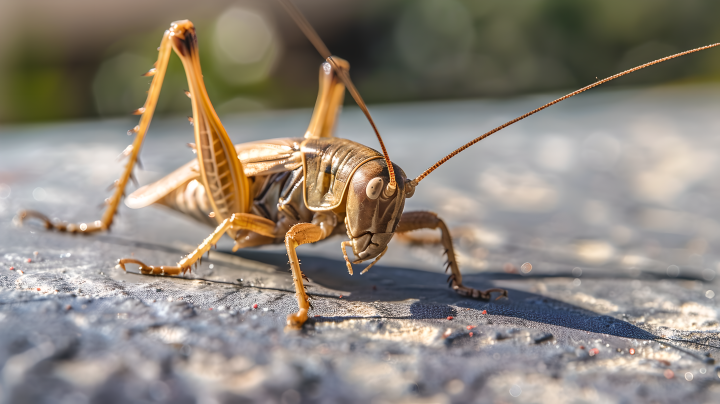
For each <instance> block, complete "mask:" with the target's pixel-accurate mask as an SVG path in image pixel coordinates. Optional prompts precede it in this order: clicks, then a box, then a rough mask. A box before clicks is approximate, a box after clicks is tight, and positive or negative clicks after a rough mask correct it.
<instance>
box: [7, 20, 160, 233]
mask: <svg viewBox="0 0 720 404" xmlns="http://www.w3.org/2000/svg"><path fill="white" fill-rule="evenodd" d="M158 50H159V53H158V60H157V62H156V63H155V67H153V68H152V69H150V70H149V71H148V72H147V73H145V74H144V75H145V76H153V79H152V82H151V84H150V90H149V91H148V97H147V99H146V101H145V105H143V107H142V108H138V109H137V110H136V111H134V112H133V114H135V115H142V116H141V117H140V123H139V124H138V125H137V126H136V127H135V128H133V129H131V130H129V131H128V135H130V134H133V133H135V134H136V136H135V140H134V141H133V143H132V144H131V145H130V146H128V147H127V148H126V149H125V151H124V152H123V153H122V154H121V156H127V157H128V161H127V164H126V165H125V169H124V170H123V173H122V175H121V176H120V178H118V179H117V180H116V181H115V182H114V183H113V185H112V188H115V192H113V194H112V196H110V197H109V198H107V199H106V200H105V204H106V205H107V207H106V209H105V212H104V213H103V215H102V217H101V218H100V219H99V220H95V221H92V222H88V223H78V224H75V223H67V222H63V221H53V220H50V218H48V217H47V216H46V215H44V214H42V213H40V212H36V211H32V210H23V211H20V212H18V216H17V220H18V222H19V223H20V224H22V223H23V221H25V220H27V219H31V218H34V219H38V220H40V221H42V222H43V223H44V225H45V228H47V229H56V230H58V231H61V232H69V233H85V234H88V233H95V232H99V231H105V230H110V226H112V223H113V219H114V218H115V214H116V213H117V210H118V207H119V206H120V202H121V201H122V198H123V197H124V196H125V187H126V186H127V183H128V181H133V182H136V180H135V177H134V175H133V169H134V167H135V164H136V163H138V155H139V153H140V147H141V146H142V143H143V140H144V139H145V135H146V133H147V130H148V128H149V127H150V122H151V121H152V117H153V114H154V113H155V107H156V106H157V101H158V97H159V96H160V89H161V88H162V83H163V80H164V78H165V72H166V71H167V64H168V60H169V59H170V54H171V53H172V44H171V41H170V31H165V34H164V35H163V38H162V41H161V43H160V47H159V48H158Z"/></svg>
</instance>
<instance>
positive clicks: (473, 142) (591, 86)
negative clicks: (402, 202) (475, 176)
mask: <svg viewBox="0 0 720 404" xmlns="http://www.w3.org/2000/svg"><path fill="white" fill-rule="evenodd" d="M718 45H720V43H714V44H711V45H707V46H702V47H700V48H695V49H690V50H687V51H685V52H680V53H676V54H674V55H670V56H666V57H664V58H662V59H658V60H654V61H652V62H649V63H645V64H644V65H640V66H636V67H633V68H632V69H628V70H625V71H624V72H620V73H618V74H615V75H613V76H610V77H608V78H604V79H602V80H600V81H596V82H594V83H592V84H590V85H588V86H585V87H583V88H581V89H579V90H576V91H573V92H572V93H570V94H568V95H565V96H563V97H560V98H558V99H557V100H555V101H552V102H549V103H547V104H545V105H543V106H542V107H540V108H538V109H534V110H532V111H530V112H528V113H527V114H525V115H522V116H519V117H517V118H515V119H513V120H512V121H508V122H505V123H504V124H502V125H500V126H498V127H497V128H495V129H493V130H491V131H489V132H486V133H484V134H483V135H482V136H480V137H476V138H475V139H473V140H471V141H470V142H468V143H466V144H464V145H462V146H461V147H459V148H457V149H455V150H454V151H453V152H452V153H450V154H448V155H447V156H445V157H443V158H442V159H440V160H439V161H438V162H437V163H435V164H433V166H432V167H430V168H428V169H427V170H425V172H423V173H422V174H420V175H419V176H418V177H417V178H415V179H414V180H412V181H410V183H411V184H412V185H417V184H418V183H419V182H420V181H422V179H423V178H425V177H427V176H428V174H430V173H431V172H433V171H435V169H436V168H438V167H440V166H441V165H443V164H444V163H445V162H446V161H448V160H450V159H451V158H453V157H455V156H456V155H457V154H458V153H460V152H461V151H463V150H465V149H467V148H468V147H470V146H472V145H474V144H475V143H477V142H479V141H481V140H483V139H485V138H486V137H488V136H490V135H492V134H493V133H495V132H498V131H500V130H502V129H505V128H507V127H508V126H510V125H512V124H514V123H515V122H518V121H521V120H523V119H525V118H527V117H529V116H530V115H533V114H536V113H538V112H540V111H542V110H543V109H545V108H547V107H549V106H551V105H555V104H557V103H558V102H560V101H564V100H567V99H568V98H570V97H572V96H574V95H578V94H580V93H582V92H583V91H587V90H589V89H591V88H593V87H597V86H599V85H600V84H603V83H607V82H608V81H611V80H615V79H616V78H618V77H621V76H624V75H626V74H628V73H632V72H634V71H637V70H640V69H644V68H646V67H649V66H652V65H656V64H658V63H662V62H665V61H667V60H670V59H675V58H677V57H680V56H684V55H687V54H689V53H694V52H699V51H701V50H705V49H710V48H714V47H716V46H718Z"/></svg>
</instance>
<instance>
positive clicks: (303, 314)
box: [285, 309, 308, 330]
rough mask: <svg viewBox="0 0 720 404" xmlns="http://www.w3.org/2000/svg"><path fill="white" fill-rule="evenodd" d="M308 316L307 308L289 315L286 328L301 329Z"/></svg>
mask: <svg viewBox="0 0 720 404" xmlns="http://www.w3.org/2000/svg"><path fill="white" fill-rule="evenodd" d="M307 318H308V316H307V309H300V310H299V311H298V312H297V313H293V314H290V315H289V316H287V327H285V329H286V330H299V329H301V328H302V326H303V324H305V321H307Z"/></svg>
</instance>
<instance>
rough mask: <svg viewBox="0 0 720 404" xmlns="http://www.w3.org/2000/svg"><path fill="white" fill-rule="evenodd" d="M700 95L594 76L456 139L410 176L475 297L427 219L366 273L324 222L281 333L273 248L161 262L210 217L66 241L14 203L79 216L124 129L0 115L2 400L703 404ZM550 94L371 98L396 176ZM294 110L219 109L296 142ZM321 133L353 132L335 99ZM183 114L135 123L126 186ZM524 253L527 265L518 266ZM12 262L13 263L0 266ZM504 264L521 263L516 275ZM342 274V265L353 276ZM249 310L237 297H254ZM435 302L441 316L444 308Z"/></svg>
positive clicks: (165, 145) (128, 220)
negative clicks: (18, 222)
mask: <svg viewBox="0 0 720 404" xmlns="http://www.w3.org/2000/svg"><path fill="white" fill-rule="evenodd" d="M718 90H720V88H717V87H711V88H702V87H688V88H655V89H642V90H632V91H606V92H603V91H597V92H595V93H591V94H587V95H583V96H581V97H577V99H576V100H570V101H568V102H566V103H563V104H560V105H558V106H555V107H553V108H551V109H550V110H548V111H546V112H545V113H543V114H542V115H539V116H537V117H533V118H531V119H528V120H527V122H523V123H520V124H518V125H516V126H513V127H511V128H509V129H507V130H505V131H503V132H500V133H498V134H496V135H494V136H492V137H491V138H489V139H487V140H486V141H483V142H481V143H480V144H478V145H476V146H474V147H473V148H471V149H470V150H468V151H466V152H464V153H463V154H461V155H460V156H458V157H457V158H456V159H454V160H452V161H451V162H450V163H448V164H446V165H445V166H443V167H442V168H441V169H439V170H438V171H436V172H435V173H433V174H432V175H431V176H430V177H428V178H427V179H426V180H425V181H423V182H422V183H421V184H420V186H419V187H418V190H417V192H416V196H415V197H413V199H411V200H409V201H408V204H407V207H406V210H413V209H429V210H434V211H436V212H437V213H439V214H440V215H441V216H442V217H444V218H445V219H446V221H447V222H448V224H449V226H450V227H451V228H452V231H453V234H454V235H455V237H456V245H457V247H458V254H459V256H460V260H461V269H462V270H463V272H464V273H465V274H467V275H466V283H468V284H469V285H472V286H474V287H477V288H489V287H504V288H507V289H508V290H509V292H510V294H509V298H508V299H502V300H498V301H492V302H482V301H475V300H472V299H466V298H462V297H460V296H457V295H455V294H454V293H453V292H452V291H451V290H449V289H448V288H447V287H446V285H445V282H444V281H445V275H444V274H443V273H442V268H443V266H442V262H443V257H442V256H441V251H440V247H439V246H438V245H437V244H436V243H434V242H435V241H436V239H437V235H436V234H434V233H432V232H427V233H422V234H420V235H419V236H418V239H416V240H414V241H415V242H414V244H413V243H407V242H402V241H400V240H396V241H393V242H392V243H391V249H390V251H389V252H388V254H387V255H386V256H385V257H384V258H383V260H382V261H381V263H380V264H379V265H378V266H376V267H375V268H373V269H371V270H370V272H368V273H367V274H365V275H362V276H359V275H355V276H353V277H351V276H349V275H348V274H347V271H346V269H345V265H344V263H343V261H342V255H341V252H340V246H339V245H340V242H341V241H342V240H341V239H340V238H336V239H331V240H328V241H325V242H323V243H319V244H318V245H312V246H304V247H301V248H300V250H299V251H300V255H301V261H302V266H303V270H304V271H305V273H306V274H307V275H308V276H309V278H310V279H311V282H310V284H309V292H310V293H311V294H312V295H313V297H314V299H313V306H314V309H313V310H312V311H311V313H310V315H311V316H320V317H312V318H311V320H310V321H309V322H308V324H307V326H306V327H305V328H304V330H303V331H301V332H291V333H286V332H284V330H283V328H284V321H285V317H286V316H287V315H288V314H289V313H291V312H293V311H295V310H296V303H295V299H294V296H293V292H292V290H291V279H290V274H289V272H287V264H286V261H287V258H286V257H285V255H284V251H283V249H282V248H279V247H271V248H262V249H255V250H247V251H240V252H239V253H238V254H235V255H233V254H231V253H230V252H229V249H230V246H231V243H230V242H229V240H225V241H223V242H222V243H220V244H219V246H218V252H217V253H211V256H210V260H209V261H204V263H203V265H202V266H201V267H200V268H199V269H198V271H197V272H195V273H193V274H191V275H189V276H187V277H186V278H175V279H171V278H162V277H149V276H142V275H138V274H135V273H127V274H126V273H123V272H122V271H119V270H117V269H116V268H115V261H116V260H117V259H118V258H121V257H129V256H134V257H137V258H139V259H142V260H144V261H145V262H147V263H150V264H158V265H162V264H171V263H174V262H175V261H176V260H177V259H178V258H179V257H180V256H181V255H183V254H184V253H186V252H187V251H189V249H190V248H192V246H193V245H194V244H196V243H198V242H199V241H200V240H202V238H204V237H205V236H206V235H207V234H208V232H209V231H210V229H209V228H206V227H203V226H202V225H197V224H195V223H194V222H193V221H191V220H189V219H186V218H183V217H180V216H178V215H176V214H175V213H173V212H169V211H166V210H163V209H161V208H148V209H143V210H139V211H132V210H130V209H127V208H122V209H121V216H120V217H119V219H118V220H117V222H116V225H115V226H114V227H113V230H112V232H111V233H108V234H102V235H97V236H89V237H83V236H71V235H67V234H59V233H54V232H47V231H45V230H43V229H42V228H41V226H39V225H37V224H35V225H33V224H29V225H26V226H24V227H16V226H14V225H13V224H12V220H11V219H12V217H13V215H14V213H15V212H16V211H17V210H18V209H20V208H34V209H38V210H41V211H44V212H46V213H48V214H49V215H51V216H58V217H61V218H63V219H66V220H75V221H89V220H95V219H96V218H97V217H98V216H99V214H100V210H99V209H97V208H95V206H96V205H97V204H98V203H99V202H101V201H102V199H103V198H105V195H106V194H105V193H104V191H103V189H104V188H105V186H106V185H107V184H109V183H110V182H112V180H114V179H115V178H116V176H117V175H118V173H119V172H120V166H119V164H116V163H115V157H116V156H117V154H118V153H119V152H120V151H122V149H123V148H124V146H125V143H124V142H127V138H125V135H124V132H125V130H126V129H127V128H129V127H132V126H133V125H134V120H132V119H130V118H128V119H123V120H116V121H97V122H80V123H62V124H49V125H42V126H32V127H24V126H18V127H4V128H0V139H1V140H0V142H2V147H1V148H0V184H4V185H0V368H1V373H0V380H1V383H0V397H2V400H3V402H7V403H25V402H28V403H68V404H69V403H115V402H117V403H126V402H134V403H203V404H205V403H208V404H209V403H235V402H268V403H306V402H323V403H337V402H343V403H355V402H357V403H366V402H373V403H385V402H387V403H471V402H472V403H475V402H477V403H485V402H487V403H490V402H493V403H498V402H506V403H513V402H518V403H520V402H552V403H565V402H567V403H594V402H658V403H671V402H680V401H684V402H714V401H716V400H717V397H718V394H719V393H720V373H719V372H720V369H719V368H717V367H716V366H715V360H716V359H718V357H719V356H720V351H719V348H718V347H720V334H719V332H720V324H719V323H718V304H717V297H715V293H716V292H718V293H720V288H718V277H716V272H717V271H719V270H720V266H718V264H719V263H720V254H718V252H719V251H720V223H719V222H718V218H720V207H719V206H718V204H717V203H714V201H715V200H717V198H718V197H719V196H720V181H718V179H717V178H718V177H717V176H716V175H715V172H716V171H717V168H718V165H719V163H720V161H718V160H719V159H718V155H717V153H716V151H715V150H716V149H717V146H718V144H720V137H718V136H717V131H718V129H719V128H720V119H718V118H717V115H716V111H717V110H718V108H719V107H720V91H718ZM551 98H552V97H551V96H548V95H543V96H534V97H529V98H523V99H517V100H507V101H464V102H453V103H428V104H414V105H396V106H377V107H373V108H372V109H371V110H372V112H373V114H374V116H375V118H376V120H377V123H378V126H379V127H380V129H381V131H382V133H384V136H385V138H386V142H387V145H388V149H389V152H390V156H391V158H392V159H393V160H394V161H396V162H397V163H398V164H399V165H400V166H402V167H403V169H404V170H405V172H406V173H408V175H409V176H415V175H417V174H419V173H420V172H421V171H422V170H423V169H425V168H426V167H427V166H430V165H431V164H432V163H433V162H434V161H435V160H437V159H439V158H440V157H442V156H443V155H444V154H445V153H447V152H449V151H451V150H452V149H454V148H456V147H457V146H459V145H460V144H462V143H463V142H464V141H467V140H469V139H470V138H472V137H474V136H477V135H479V134H480V133H481V132H483V131H484V130H487V129H489V128H491V127H493V126H495V125H497V124H500V123H502V122H504V121H506V120H508V119H511V118H513V117H514V116H516V115H520V114H522V113H524V112H526V111H527V110H530V109H532V108H534V107H536V106H538V105H540V104H541V103H543V102H545V101H547V100H549V99H551ZM309 117H310V111H307V110H304V111H286V112H267V113H260V114H255V115H245V116H235V117H229V118H227V119H226V120H225V122H226V125H227V128H228V131H229V133H230V134H231V137H233V139H234V140H235V141H236V142H243V141H251V140H256V139H261V138H271V137H284V136H298V135H300V134H302V133H303V132H304V129H305V126H306V125H307V122H308V121H309ZM339 134H340V135H341V136H343V137H347V138H350V139H354V140H358V141H361V142H363V143H365V144H368V145H370V146H375V145H376V141H375V140H374V139H373V138H372V133H371V131H370V128H369V126H368V125H367V123H365V122H364V121H363V117H362V115H361V114H360V113H359V112H358V111H357V110H356V109H353V108H348V109H347V110H346V112H345V113H344V116H343V117H342V120H341V123H340V126H339ZM191 139H192V132H191V127H190V126H188V125H187V123H186V122H185V121H184V118H165V119H157V120H156V121H155V122H154V123H153V125H152V127H151V132H150V135H149V138H148V141H147V144H146V146H145V147H144V149H143V151H142V159H143V163H144V165H145V168H146V170H145V171H141V172H139V175H138V177H139V179H140V182H141V183H148V182H150V181H154V180H156V179H158V178H161V177H162V175H164V174H166V173H169V172H170V171H172V170H173V169H174V168H176V167H178V166H179V165H181V164H182V163H184V162H186V161H187V160H189V159H190V158H192V156H193V155H192V153H191V152H190V150H189V149H187V148H186V147H185V146H184V145H185V143H187V142H190V141H192V140H191ZM525 262H529V263H531V264H532V270H530V271H528V266H525V267H523V266H522V264H523V263H525ZM11 268H12V269H11ZM522 268H525V269H524V270H523V269H522ZM357 272H359V271H356V273H357ZM255 304H257V308H256V309H254V308H253V305H255ZM451 317H452V319H450V318H451Z"/></svg>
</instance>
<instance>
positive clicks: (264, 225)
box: [118, 213, 275, 275]
mask: <svg viewBox="0 0 720 404" xmlns="http://www.w3.org/2000/svg"><path fill="white" fill-rule="evenodd" d="M239 230H250V231H253V232H255V233H258V234H261V235H263V236H266V237H273V238H274V237H275V222H273V221H272V220H270V219H266V218H264V217H260V216H256V215H253V214H250V213H236V214H234V215H232V216H230V217H229V218H228V219H225V220H223V222H222V223H220V225H219V226H218V227H217V228H216V229H215V231H213V232H212V233H211V234H210V236H208V237H207V238H206V239H205V240H203V242H202V243H200V245H199V246H198V247H197V248H196V249H195V251H193V252H191V253H190V254H188V255H187V256H185V257H184V258H183V259H181V260H180V261H178V263H177V264H176V265H175V266H154V265H146V264H145V263H144V262H142V261H140V260H137V259H134V258H123V259H120V260H118V265H119V266H120V267H121V268H122V269H123V270H126V268H125V265H126V264H137V265H139V266H140V272H141V273H143V274H145V275H182V274H185V272H188V271H190V270H191V269H192V266H193V265H194V264H195V263H196V262H198V261H199V260H200V259H201V258H202V256H203V254H205V253H206V252H208V251H210V248H212V246H214V245H215V244H217V242H218V240H220V238H221V237H222V236H223V234H225V233H227V232H237V231H239Z"/></svg>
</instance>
